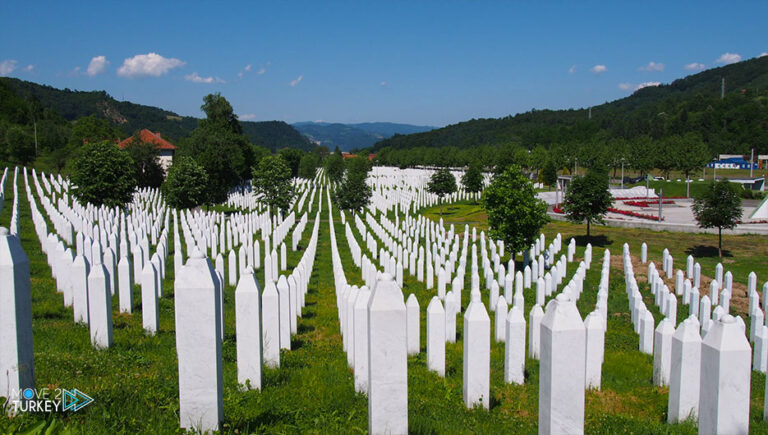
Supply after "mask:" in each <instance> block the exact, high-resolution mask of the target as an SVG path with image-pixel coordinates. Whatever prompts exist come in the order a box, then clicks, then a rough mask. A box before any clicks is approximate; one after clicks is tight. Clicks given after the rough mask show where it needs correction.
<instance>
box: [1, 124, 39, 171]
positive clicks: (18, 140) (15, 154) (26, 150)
mask: <svg viewBox="0 0 768 435" xmlns="http://www.w3.org/2000/svg"><path fill="white" fill-rule="evenodd" d="M5 143H6V144H8V157H10V159H11V161H12V162H14V163H18V164H20V165H27V164H29V163H31V162H32V161H33V160H34V159H35V141H34V138H33V137H32V136H31V135H30V134H29V133H27V132H26V131H24V128H22V127H21V126H19V125H14V126H13V127H11V128H9V129H8V131H6V132H5Z"/></svg>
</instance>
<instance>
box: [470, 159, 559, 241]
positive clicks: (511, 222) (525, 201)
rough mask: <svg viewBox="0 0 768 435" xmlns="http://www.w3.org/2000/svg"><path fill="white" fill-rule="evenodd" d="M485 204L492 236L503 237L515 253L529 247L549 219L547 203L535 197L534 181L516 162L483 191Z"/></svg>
mask: <svg viewBox="0 0 768 435" xmlns="http://www.w3.org/2000/svg"><path fill="white" fill-rule="evenodd" d="M482 204H483V207H484V208H485V211H486V213H488V224H489V225H490V227H491V231H490V234H491V237H494V238H496V239H500V240H504V246H506V249H507V251H509V252H511V253H513V254H514V253H515V252H518V251H521V250H523V249H528V247H529V246H530V245H531V244H532V243H533V242H534V241H535V240H536V238H537V237H538V236H539V234H540V232H541V228H542V227H543V226H544V225H545V224H546V223H547V222H549V217H548V216H547V204H546V203H545V202H544V201H542V200H540V199H538V198H537V197H536V191H535V189H534V188H533V184H532V183H531V182H530V180H528V178H527V177H526V176H525V174H523V171H522V169H521V168H520V167H519V166H517V165H512V166H510V167H508V168H507V169H506V170H505V171H504V172H502V173H501V174H499V175H497V176H496V177H494V179H493V181H492V182H491V184H490V185H489V186H488V187H486V188H485V191H483V199H482Z"/></svg>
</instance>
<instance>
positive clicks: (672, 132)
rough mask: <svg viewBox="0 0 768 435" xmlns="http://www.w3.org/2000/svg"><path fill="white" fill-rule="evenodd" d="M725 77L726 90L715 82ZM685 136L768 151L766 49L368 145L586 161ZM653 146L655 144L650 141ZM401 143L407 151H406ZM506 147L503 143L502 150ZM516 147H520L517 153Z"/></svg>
mask: <svg viewBox="0 0 768 435" xmlns="http://www.w3.org/2000/svg"><path fill="white" fill-rule="evenodd" d="M723 78H725V89H726V94H725V98H722V99H721V95H720V87H721V83H722V79H723ZM685 137H687V138H688V140H690V141H698V142H701V143H702V144H704V145H705V152H706V153H707V157H709V158H711V157H714V156H715V155H717V154H718V153H743V154H748V153H749V151H750V149H752V148H755V151H756V152H760V153H768V56H766V57H761V58H755V59H750V60H747V61H744V62H739V63H736V64H732V65H727V66H723V67H720V68H713V69H710V70H707V71H703V72H701V73H698V74H694V75H691V76H688V77H685V78H682V79H679V80H675V81H674V82H672V83H670V84H668V85H661V86H657V87H646V88H642V89H640V90H638V91H636V92H635V93H633V94H632V95H631V96H628V97H626V98H622V99H620V100H616V101H613V102H609V103H605V104H602V105H599V106H594V107H593V108H592V118H591V119H589V115H588V108H585V109H579V110H534V111H530V112H526V113H522V114H518V115H515V116H508V117H505V118H499V119H473V120H470V121H466V122H461V123H458V124H454V125H450V126H447V127H444V128H441V129H437V130H433V131H430V132H426V133H417V134H411V135H396V136H394V137H392V138H390V139H386V140H382V141H380V142H378V143H377V144H376V145H374V147H373V148H372V150H373V151H374V152H378V154H379V156H380V159H381V160H382V161H383V162H387V163H392V164H400V165H409V164H418V163H427V164H465V163H466V162H467V161H468V160H472V159H475V158H479V159H481V160H483V161H486V162H487V163H489V164H493V163H494V161H495V160H496V159H497V158H498V157H499V156H500V155H501V154H504V155H505V157H504V158H511V156H510V155H514V154H515V153H516V150H517V149H522V150H531V149H535V148H536V147H544V148H545V149H556V150H559V152H558V154H559V155H560V156H561V157H562V160H563V161H564V162H565V161H568V162H570V161H572V160H575V159H576V158H578V160H579V162H583V163H585V164H589V163H590V162H595V161H604V162H606V163H608V164H610V163H611V161H613V162H616V161H620V159H621V158H624V159H625V161H626V162H627V163H628V164H630V160H631V161H632V162H631V164H633V165H634V164H636V165H637V166H640V167H645V166H648V165H649V164H650V165H651V166H652V167H658V166H655V165H656V164H657V163H648V162H639V161H638V162H635V160H636V159H640V158H643V156H645V157H648V155H649V154H651V155H653V156H655V157H658V158H665V159H667V160H669V155H668V153H667V152H666V151H665V150H664V149H665V148H669V146H668V145H669V143H671V142H680V141H681V140H682V139H683V138H685ZM654 147H655V148H659V150H657V151H654V149H653V148H654ZM406 150H407V151H406ZM505 150H506V151H505ZM520 155H522V154H520Z"/></svg>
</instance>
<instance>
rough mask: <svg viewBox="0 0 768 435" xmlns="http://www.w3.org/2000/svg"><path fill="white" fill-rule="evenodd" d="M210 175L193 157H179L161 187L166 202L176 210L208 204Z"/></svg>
mask: <svg viewBox="0 0 768 435" xmlns="http://www.w3.org/2000/svg"><path fill="white" fill-rule="evenodd" d="M207 185H208V174H207V173H206V172H205V169H203V167H202V166H200V165H199V164H197V162H196V161H195V160H194V159H192V158H191V157H178V158H176V159H174V161H173V164H172V165H171V167H170V168H168V177H167V178H166V179H165V182H164V183H163V185H162V186H161V190H162V192H163V195H165V202H167V203H168V205H170V206H171V207H174V208H192V207H198V206H200V205H202V204H205V202H206V190H205V189H206V186H207Z"/></svg>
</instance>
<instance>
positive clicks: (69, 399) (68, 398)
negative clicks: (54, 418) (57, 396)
mask: <svg viewBox="0 0 768 435" xmlns="http://www.w3.org/2000/svg"><path fill="white" fill-rule="evenodd" d="M61 391H62V401H63V405H64V406H63V408H64V409H63V411H72V412H77V411H79V410H80V409H82V408H83V407H85V406H86V405H89V404H90V403H91V402H93V398H92V397H90V396H89V395H87V394H85V393H83V392H82V391H80V390H78V389H77V388H74V389H72V390H61Z"/></svg>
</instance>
